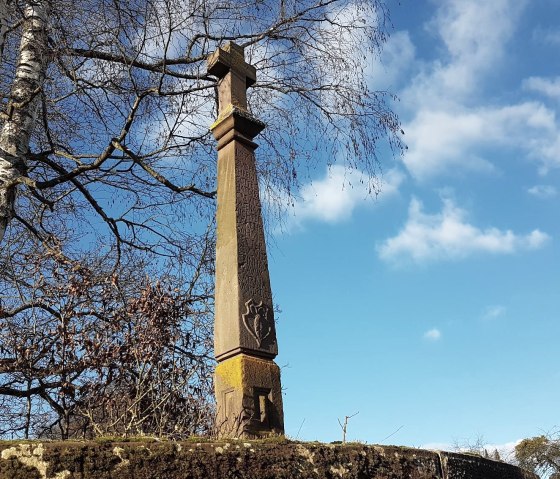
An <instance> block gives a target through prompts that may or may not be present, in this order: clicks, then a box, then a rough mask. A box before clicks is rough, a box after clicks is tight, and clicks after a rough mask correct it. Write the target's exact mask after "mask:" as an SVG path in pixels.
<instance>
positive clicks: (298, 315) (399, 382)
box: [257, 0, 560, 447]
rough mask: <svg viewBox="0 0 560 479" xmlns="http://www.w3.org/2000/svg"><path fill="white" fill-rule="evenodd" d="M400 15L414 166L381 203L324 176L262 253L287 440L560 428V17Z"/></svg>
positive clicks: (508, 0)
mask: <svg viewBox="0 0 560 479" xmlns="http://www.w3.org/2000/svg"><path fill="white" fill-rule="evenodd" d="M398 3H399V2H396V1H392V2H390V3H389V4H390V7H391V11H392V18H393V23H394V31H393V34H392V36H391V39H390V40H389V43H388V44H387V45H386V48H385V51H384V53H383V56H382V61H381V63H379V62H376V61H374V60H373V59H372V61H371V64H370V66H369V72H370V77H371V78H370V81H371V86H372V87H374V88H378V89H389V90H391V91H393V92H395V93H397V94H398V96H399V98H400V101H398V102H396V103H395V105H394V108H395V109H396V111H397V112H398V113H399V115H400V118H401V120H402V123H403V129H404V131H405V136H404V140H405V142H406V143H407V145H408V148H409V149H408V152H407V153H406V155H405V156H404V157H403V158H392V157H391V155H388V154H387V155H382V168H383V187H382V192H381V194H380V195H379V196H378V197H377V198H371V197H369V196H368V195H367V193H366V192H365V191H364V190H363V188H361V187H360V184H361V183H360V181H359V180H360V175H361V173H360V172H359V171H353V172H350V173H349V172H346V171H345V170H344V169H343V168H342V167H341V166H338V165H334V166H333V167H332V168H331V169H330V170H327V169H319V170H317V171H316V172H315V177H314V178H313V181H312V182H310V183H309V184H306V185H304V187H303V188H302V190H301V192H300V197H299V200H298V201H297V202H296V204H295V206H294V208H293V209H291V210H290V211H288V212H287V216H286V218H285V222H286V226H285V227H284V229H283V231H281V232H280V231H276V232H274V241H273V242H272V244H271V246H270V247H269V257H270V272H271V281H272V287H273V291H274V295H275V300H276V302H277V303H278V305H279V306H280V308H281V310H282V312H281V314H279V315H278V319H279V323H278V336H279V337H278V339H279V347H280V355H279V356H278V358H277V362H278V364H279V365H280V366H282V367H283V386H284V388H285V396H284V404H285V421H286V433H287V434H288V435H289V436H291V437H298V438H299V439H303V440H320V441H334V440H340V439H341V430H340V427H339V425H338V422H337V418H341V419H343V418H344V416H345V415H352V414H354V413H356V412H359V414H358V415H357V416H355V417H354V418H352V419H350V421H349V426H348V439H349V440H361V441H366V442H368V443H391V444H402V445H410V446H434V445H442V447H445V445H448V446H449V447H451V445H453V443H455V442H465V441H467V440H470V441H474V440H475V439H476V438H478V437H483V438H484V440H485V441H486V442H487V443H489V444H499V445H502V444H507V443H513V442H515V441H517V440H519V439H521V438H524V437H529V436H533V435H537V434H541V433H542V432H543V431H548V430H551V429H552V428H553V427H554V426H558V425H559V424H560V423H559V421H560V420H559V418H558V410H559V409H560V360H559V359H558V342H559V338H560V317H559V314H560V313H559V312H560V294H559V291H560V275H559V273H558V266H559V265H560V248H559V247H560V224H559V219H560V218H559V214H558V212H559V211H560V209H559V206H560V182H559V179H560V118H559V116H560V68H559V67H560V60H559V58H558V51H559V49H560V2H558V1H557V0H539V1H537V2H535V1H533V2H529V1H524V0H493V1H491V2H488V1H486V0H446V1H443V0H442V1H419V0H414V1H412V0H408V1H406V0H405V1H401V2H400V5H399V4H398ZM257 154H258V151H257ZM399 428H400V429H399ZM397 430H398V432H395V431H397ZM393 433H394V434H393ZM388 436H390V437H388Z"/></svg>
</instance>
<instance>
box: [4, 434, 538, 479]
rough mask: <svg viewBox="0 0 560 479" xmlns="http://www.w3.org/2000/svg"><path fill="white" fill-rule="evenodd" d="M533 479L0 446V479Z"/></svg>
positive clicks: (362, 456)
mask: <svg viewBox="0 0 560 479" xmlns="http://www.w3.org/2000/svg"><path fill="white" fill-rule="evenodd" d="M230 478H231V479H234V478H236V479H300V478H301V479H315V478H316V479H535V478H536V476H535V475H533V474H530V473H528V472H525V471H522V470H521V469H519V468H516V467H514V466H511V465H509V464H504V463H501V462H496V461H491V460H488V459H483V458H481V457H478V456H470V455H464V454H455V453H448V452H434V451H426V450H421V449H411V448H404V447H395V446H366V445H360V444H346V445H329V444H319V443H292V442H288V441H231V442H230V441H228V442H224V441H222V442H211V443H210V442H200V443H199V442H156V441H153V442H149V441H142V442H117V441H116V442H112V441H95V442H69V441H67V442H17V441H14V442H1V443H0V479H230Z"/></svg>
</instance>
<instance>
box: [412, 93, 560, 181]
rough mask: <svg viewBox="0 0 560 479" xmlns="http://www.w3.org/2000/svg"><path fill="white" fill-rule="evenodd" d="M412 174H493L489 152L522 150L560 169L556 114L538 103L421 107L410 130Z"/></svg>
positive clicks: (559, 130)
mask: <svg viewBox="0 0 560 479" xmlns="http://www.w3.org/2000/svg"><path fill="white" fill-rule="evenodd" d="M406 133H407V135H406V138H407V143H408V146H409V153H408V154H407V155H405V157H404V163H405V165H406V167H407V168H408V170H409V171H410V172H411V174H412V175H414V176H415V177H416V178H419V179H424V178H426V177H429V176H432V175H434V174H438V173H444V172H449V171H450V170H452V169H453V170H455V169H456V168H462V169H470V170H478V171H481V170H482V171H492V170H493V169H494V166H493V165H492V163H490V162H489V161H488V160H486V159H485V158H484V156H483V150H484V149H485V148H492V147H493V148H496V147H500V148H502V149H504V148H518V149H520V150H522V151H524V152H525V153H526V154H527V156H529V157H531V158H533V159H534V160H536V161H538V162H539V163H540V164H541V169H543V172H545V171H544V170H546V171H547V170H548V169H550V168H553V167H560V154H559V153H558V151H559V150H558V149H557V148H558V146H560V144H559V140H558V137H559V136H560V125H559V124H558V122H557V120H556V115H555V112H554V111H553V110H551V109H549V108H547V107H546V106H544V105H543V104H541V103H538V102H525V103H520V104H517V105H509V106H503V107H495V108H492V107H490V108H477V109H474V108H473V109H467V108H463V107H460V106H455V107H450V108H448V109H445V110H443V109H441V110H433V109H421V110H420V111H419V112H418V114H417V115H416V117H415V118H414V119H413V120H412V121H411V122H410V123H409V124H408V125H407V126H406Z"/></svg>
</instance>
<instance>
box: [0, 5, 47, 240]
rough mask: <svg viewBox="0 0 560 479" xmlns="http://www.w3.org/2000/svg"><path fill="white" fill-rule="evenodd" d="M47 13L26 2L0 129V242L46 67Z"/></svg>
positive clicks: (7, 219) (23, 162) (13, 195)
mask: <svg viewBox="0 0 560 479" xmlns="http://www.w3.org/2000/svg"><path fill="white" fill-rule="evenodd" d="M2 1H3V0H0V2H2ZM3 3H4V4H5V3H6V2H5V0H4V1H3ZM48 13H49V8H48V2H47V1H46V0H45V1H35V2H33V4H31V2H28V3H27V6H26V8H25V11H24V23H23V29H22V36H21V43H20V52H19V59H18V65H17V67H16V72H15V78H14V81H13V84H12V89H11V93H10V100H9V102H8V106H7V118H6V120H5V122H4V124H3V125H2V129H1V131H0V241H1V240H2V238H3V237H4V233H5V231H6V227H7V225H8V223H9V221H10V219H11V217H12V215H13V211H14V203H15V198H16V189H17V183H18V179H19V178H21V176H22V174H23V172H24V171H25V155H26V154H27V151H28V149H29V139H30V137H31V133H32V131H33V125H34V123H35V118H36V116H37V110H38V106H39V103H40V98H41V87H42V85H43V81H44V79H45V71H46V67H47V54H48V46H47V19H48Z"/></svg>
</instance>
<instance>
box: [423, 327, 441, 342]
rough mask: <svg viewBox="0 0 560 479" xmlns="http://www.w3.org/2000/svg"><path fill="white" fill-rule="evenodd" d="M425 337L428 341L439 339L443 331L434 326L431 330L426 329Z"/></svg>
mask: <svg viewBox="0 0 560 479" xmlns="http://www.w3.org/2000/svg"><path fill="white" fill-rule="evenodd" d="M423 337H424V339H427V340H428V341H439V340H440V339H441V331H440V330H439V329H437V328H433V329H430V330H429V331H426V332H425V333H424V335H423Z"/></svg>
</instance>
